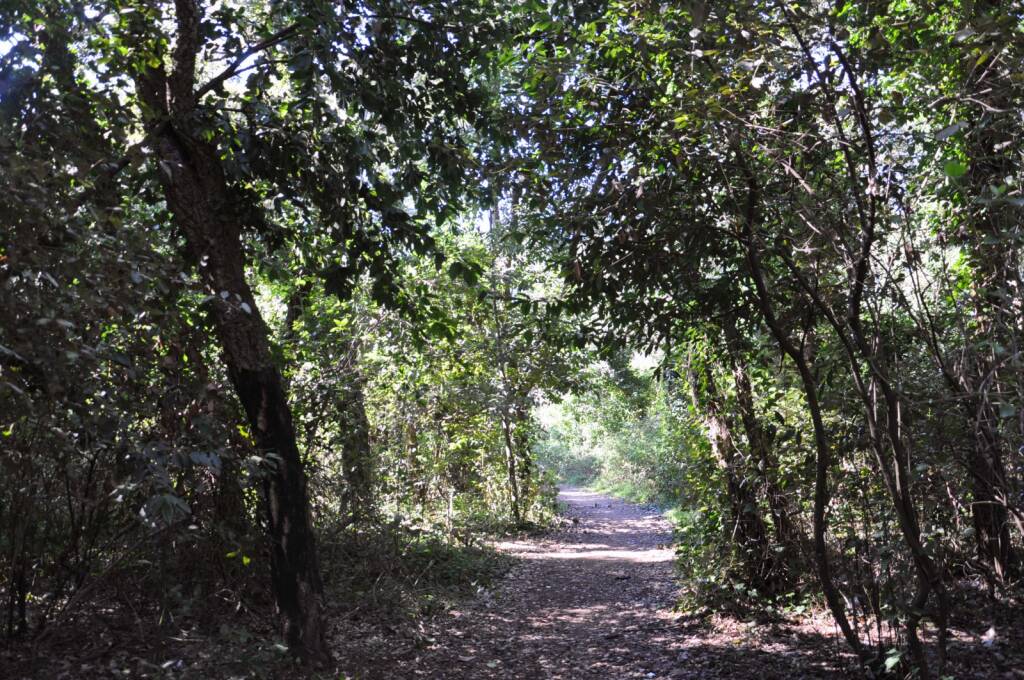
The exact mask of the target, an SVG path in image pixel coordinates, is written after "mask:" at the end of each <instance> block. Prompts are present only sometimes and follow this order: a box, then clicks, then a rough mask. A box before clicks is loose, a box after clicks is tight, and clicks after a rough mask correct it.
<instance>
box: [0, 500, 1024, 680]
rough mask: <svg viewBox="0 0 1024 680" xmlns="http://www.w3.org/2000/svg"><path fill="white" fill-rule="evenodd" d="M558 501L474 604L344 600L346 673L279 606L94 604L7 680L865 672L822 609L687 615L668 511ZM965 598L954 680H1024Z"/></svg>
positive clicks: (970, 594)
mask: <svg viewBox="0 0 1024 680" xmlns="http://www.w3.org/2000/svg"><path fill="white" fill-rule="evenodd" d="M559 499H560V501H561V502H562V503H563V506H564V513H563V515H564V517H563V520H562V522H561V523H560V528H558V529H555V530H552V531H547V532H544V533H540V534H534V535H523V536H519V537H516V538H514V539H505V540H503V541H499V542H498V543H497V544H496V546H495V547H496V548H497V549H498V550H499V551H500V552H501V553H504V555H505V558H504V559H503V560H502V561H504V562H507V563H510V564H512V566H511V568H510V570H509V571H508V573H507V574H506V575H504V576H503V577H498V578H494V579H492V580H491V581H489V586H488V587H486V588H485V587H484V586H483V585H480V586H479V591H478V595H477V596H476V597H472V598H469V599H466V598H463V599H461V600H460V599H457V598H456V599H449V600H445V602H444V603H441V602H439V606H438V610H439V611H437V613H435V614H433V615H430V616H413V617H406V618H405V619H404V620H401V621H399V620H396V619H394V618H389V617H386V616H380V615H378V614H377V613H375V612H374V611H373V610H372V609H366V608H364V609H362V610H361V612H359V613H357V612H355V611H352V610H345V609H343V608H342V606H341V605H340V604H339V603H335V605H334V609H333V611H332V614H331V616H330V622H329V625H330V633H329V645H330V647H331V650H332V653H333V655H334V658H335V659H336V660H337V664H338V665H337V667H336V668H334V669H331V670H330V671H327V672H324V671H320V672H314V673H313V674H312V675H308V674H307V673H303V672H302V671H301V670H300V669H299V668H297V667H295V666H294V665H293V664H291V663H289V662H288V657H287V655H286V653H285V652H284V651H283V647H280V645H275V644H273V640H274V627H273V626H272V625H271V623H272V622H273V620H274V619H273V616H271V615H270V614H269V613H267V614H266V615H264V616H259V617H252V618H253V625H252V626H251V627H245V626H241V625H240V624H239V623H238V622H237V621H232V620H230V619H229V620H226V621H225V622H224V623H222V624H221V625H220V630H219V631H218V630H217V628H216V627H213V628H212V630H211V629H210V628H211V626H209V625H207V626H205V627H195V628H188V627H186V626H184V625H182V622H181V621H180V620H179V623H178V625H176V626H173V627H171V629H173V630H174V631H176V632H174V633H173V634H168V633H163V634H162V635H160V636H156V635H155V634H154V631H152V630H150V629H147V628H145V626H144V625H143V624H144V621H145V620H152V619H153V616H152V612H150V614H149V615H148V616H145V617H143V616H140V615H139V614H135V615H134V616H132V617H129V616H127V615H125V613H124V612H121V614H120V615H117V614H116V613H115V612H116V611H119V610H117V609H115V608H108V607H106V606H102V607H101V606H99V605H97V607H94V608H93V609H92V610H91V611H89V612H83V613H82V614H83V615H82V616H81V617H80V618H79V619H78V620H77V622H74V623H69V624H66V625H64V626H62V627H60V628H55V629H52V630H53V632H52V634H50V635H48V636H46V637H45V640H37V641H35V642H32V643H25V644H21V645H15V646H10V647H7V648H5V647H4V646H0V680H6V679H7V678H13V679H19V680H20V679H28V678H32V679H36V678H39V679H43V678H45V679H46V680H83V679H86V678H88V679H90V680H91V679H93V678H97V679H98V678H104V679H107V678H118V679H123V678H160V679H161V680H207V679H210V678H216V679H218V680H219V679H224V680H229V679H230V680H247V679H250V678H253V679H261V680H290V679H292V678H300V677H307V678H317V679H327V678H330V680H399V679H401V680H408V679H413V680H417V679H420V678H423V679H445V680H448V679H451V680H469V679H473V680H490V679H494V680H510V679H512V678H516V679H520V678H521V679H529V680H533V679H537V680H542V679H560V680H577V679H579V680H587V679H593V680H596V679H598V678H600V679H602V680H605V679H607V680H627V679H635V678H643V679H645V680H646V679H658V680H669V679H672V680H693V679H698V678H699V679H706V680H722V679H726V678H729V679H738V680H740V679H745V678H755V679H756V680H772V679H775V678H778V679H780V680H782V679H786V680H790V679H792V680H797V679H800V678H843V677H864V676H863V675H858V674H856V673H855V672H854V671H853V662H852V658H851V655H850V653H849V652H848V651H847V649H846V647H845V645H844V644H842V643H841V641H840V640H839V639H838V636H837V634H836V632H835V629H834V626H833V624H832V622H831V619H830V618H829V617H828V615H827V613H825V612H823V611H820V610H816V609H812V610H810V611H803V612H802V613H801V614H799V615H797V614H795V613H789V612H785V611H773V612H749V613H747V614H745V615H726V614H722V613H713V612H710V611H709V610H703V611H702V612H701V613H698V614H693V613H683V612H680V611H678V609H677V603H678V602H679V600H680V591H679V581H678V574H677V573H676V571H675V568H674V558H675V555H674V552H673V550H672V547H671V546H672V528H671V525H670V524H669V522H668V521H667V520H666V519H665V518H664V517H663V516H662V514H661V513H660V512H658V511H657V510H654V509H651V508H645V507H642V506H638V505H635V504H632V503H627V502H625V501H621V500H617V499H613V498H610V497H608V496H605V495H603V494H599V493H594V492H590V491H585V490H581V489H572V488H566V489H563V490H562V492H561V493H560V495H559ZM335 568H337V569H340V568H341V565H340V564H339V565H338V566H337V567H335ZM484 582H487V581H486V579H484V580H483V581H481V583H484ZM960 591H961V595H960V596H959V597H958V599H957V603H956V606H955V607H954V611H953V617H952V621H951V622H952V624H953V625H952V626H951V631H950V633H951V636H950V659H951V662H952V663H951V667H950V668H949V669H948V672H949V674H950V675H951V676H952V677H955V678H957V679H958V680H959V679H964V678H970V679H975V678H978V679H980V678H985V679H992V678H996V679H999V680H1024V607H1021V606H1019V603H1018V604H1011V603H1008V604H1007V605H1004V606H1000V607H998V608H996V607H995V606H994V605H993V604H992V603H991V602H990V601H988V600H986V598H984V597H983V594H980V593H979V592H978V589H977V588H974V589H969V588H968V589H964V588H961V589H960ZM439 598H440V594H439ZM452 603H454V605H453V606H451V604H452ZM446 607H447V608H446ZM121 609H123V608H121ZM737 610H739V608H738V607H737ZM240 615H241V614H239V616H240ZM217 616H219V615H215V616H213V618H214V620H216V619H217ZM165 627H166V626H165ZM48 630H50V629H48ZM926 632H927V631H926Z"/></svg>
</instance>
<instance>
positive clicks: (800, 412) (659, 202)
mask: <svg viewBox="0 0 1024 680" xmlns="http://www.w3.org/2000/svg"><path fill="white" fill-rule="evenodd" d="M1022 63H1024V9H1022V8H1021V6H1020V4H1019V3H1009V4H1008V5H1007V4H1005V3H995V2H949V3H931V4H928V3H919V2H907V1H903V0H896V1H893V2H881V3H879V2H858V1H855V0H849V1H843V2H837V3H833V4H822V3H818V4H814V3H811V4H808V3H789V4H787V3H776V2H767V1H765V2H762V1H761V0H747V1H745V2H739V3H724V4H723V3H707V2H703V1H694V2H679V3H645V2H623V1H618V0H616V1H594V2H589V1H588V2H572V3H557V2H555V3H547V4H545V3H541V2H535V1H532V0H531V1H530V2H507V3H506V2H476V1H465V0H430V1H428V2H417V3H406V2H401V1H398V0H368V1H364V0H353V1H351V2H343V3H337V2H328V1H326V0H296V1H295V2H289V3H278V2H265V1H263V0H245V1H244V2H243V1H241V0H238V1H235V0H225V1H223V2H217V3H213V2H202V1H200V0H175V2H170V0H147V1H142V0H98V1H97V2H80V1H79V0H44V1H39V0H4V1H3V2H0V186H2V188H3V191H2V192H0V223H2V224H3V227H2V230H0V309H2V310H3V314H2V315H0V574H2V580H0V615H2V616H0V628H2V632H3V634H4V636H5V637H6V638H9V639H12V640H21V641H22V642H24V643H26V645H28V644H29V643H31V644H33V645H35V644H37V643H40V642H41V641H44V640H46V638H47V636H54V637H55V638H59V634H58V633H57V632H52V631H61V630H70V629H74V627H75V626H78V627H79V628H80V629H86V628H87V627H88V626H89V625H90V622H92V621H94V620H96V619H97V617H101V616H107V615H109V616H112V617H115V618H116V617H123V618H125V619H126V620H131V621H133V624H132V625H133V626H134V625H136V623H138V622H144V624H145V625H143V624H139V627H143V628H145V627H147V626H148V628H147V630H150V631H152V635H153V636H155V638H154V639H160V640H166V639H167V638H168V637H169V636H171V635H173V634H177V633H178V632H180V631H182V630H184V629H185V628H189V627H193V628H194V629H196V630H219V626H220V625H221V624H224V623H226V622H230V621H233V620H234V618H233V617H238V616H241V614H240V612H246V613H248V612H252V618H253V619H256V620H258V621H260V622H261V624H262V625H263V630H262V631H261V632H260V633H259V635H260V636H261V640H263V641H264V643H266V641H267V640H270V639H272V640H274V643H269V645H272V644H279V645H280V647H281V648H283V649H285V650H287V652H288V653H289V654H291V655H294V657H295V658H296V659H297V661H298V662H299V663H303V664H306V665H309V666H313V667H321V666H325V665H329V664H330V663H331V659H332V651H331V648H330V645H329V643H328V638H327V630H328V628H329V625H328V622H329V618H330V614H331V612H335V613H336V612H338V611H353V610H359V609H360V608H367V607H368V608H373V609H376V610H380V611H382V612H384V611H386V612H390V613H392V614H393V615H394V616H395V617H397V618H416V617H419V616H424V615H426V614H427V613H430V612H432V611H435V610H436V609H437V607H438V606H439V605H438V604H437V603H439V602H444V601H449V600H450V598H453V597H455V596H457V595H459V594H467V593H472V592H474V590H475V588H476V586H477V585H479V584H481V583H483V582H485V581H486V580H487V579H491V578H493V577H494V576H495V575H496V574H498V573H500V571H501V569H502V568H503V565H502V560H501V559H500V558H499V557H497V556H496V555H495V554H494V552H493V551H492V550H491V549H489V548H487V547H486V541H487V539H488V538H490V537H494V536H497V535H501V534H506V533H509V532H517V531H522V530H527V529H535V528H541V527H544V526H546V525H548V524H549V523H550V522H551V520H552V518H553V512H554V510H553V509H554V506H555V498H554V495H555V492H554V486H553V483H554V476H555V475H560V476H561V477H562V478H563V479H564V480H566V481H569V482H572V483H576V484H594V485H597V486H598V487H599V488H603V489H608V490H610V491H613V492H614V493H616V494H620V495H624V496H626V497H628V498H631V499H635V500H638V501H642V502H645V503H657V504H661V505H664V506H666V507H672V508H675V514H674V518H675V521H676V524H677V525H678V527H679V530H678V542H679V546H678V555H679V563H680V567H681V573H682V576H683V578H684V582H685V584H686V588H687V589H688V591H689V593H690V597H691V598H692V600H693V601H694V602H704V603H709V604H712V605H714V604H721V603H723V602H726V601H730V600H731V601H735V600H737V599H742V600H743V601H744V603H745V604H746V605H749V606H752V607H759V606H763V607H768V606H771V607H776V606H785V605H787V604H789V603H792V602H795V601H800V602H803V601H804V600H813V601H816V602H819V603H821V604H822V605H823V606H824V607H825V608H826V609H827V610H828V612H829V614H830V615H831V616H832V618H833V620H834V621H835V624H836V627H837V630H838V631H839V633H840V634H841V635H842V637H843V638H844V640H845V643H846V644H847V646H848V647H849V649H850V650H851V652H852V653H853V654H854V655H855V656H856V658H857V660H858V662H859V663H860V664H862V665H863V666H864V667H865V668H867V669H870V671H871V672H872V673H875V674H876V675H881V674H885V673H890V674H902V675H903V676H905V677H911V676H913V677H920V678H929V677H941V676H942V675H943V673H944V669H945V665H946V662H947V652H949V653H953V652H954V647H953V646H951V645H949V644H948V642H949V628H950V622H951V621H953V620H955V619H956V617H957V616H960V615H962V614H963V612H964V611H967V612H969V613H972V614H974V615H976V614H977V611H976V610H977V609H979V608H978V607H974V606H965V605H964V604H963V603H964V602H972V601H974V600H973V599H972V598H984V599H985V601H986V602H987V603H988V604H987V605H986V607H991V608H995V607H997V606H1000V605H1007V604H1014V603H1019V598H1020V596H1021V590H1020V589H1021V576H1022V563H1021V550H1022V539H1024V495H1022V493H1024V326H1022V319H1024V269H1022V262H1021V257H1020V254H1021V252H1022V246H1024V232H1022V229H1021V225H1022V221H1021V216H1022V209H1024V169H1022V168H1024V122H1022V119H1021V116H1020V115H1019V114H1020V110H1021V107H1022V105H1024V74H1022V71H1021V64H1022ZM229 628H230V626H229ZM269 645H268V644H265V645H264V647H263V648H264V649H271V648H272V647H271V646H269ZM25 648H26V649H27V648H28V647H27V646H26V647H25ZM33 649H34V647H33Z"/></svg>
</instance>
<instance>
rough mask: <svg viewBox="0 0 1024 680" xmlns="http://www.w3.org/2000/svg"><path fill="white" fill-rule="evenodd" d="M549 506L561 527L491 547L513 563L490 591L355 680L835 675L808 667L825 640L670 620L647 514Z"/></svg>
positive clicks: (606, 503) (571, 499)
mask: <svg viewBox="0 0 1024 680" xmlns="http://www.w3.org/2000/svg"><path fill="white" fill-rule="evenodd" d="M559 498H560V500H561V501H562V502H564V503H565V504H566V505H567V506H568V509H569V512H568V515H569V517H572V518H574V522H573V527H572V528H571V529H568V530H565V531H561V532H556V533H553V534H549V535H546V536H543V537H539V538H531V539H528V540H522V541H516V542H506V543H503V544H501V546H500V547H501V549H502V550H505V551H507V552H509V553H511V554H512V555H514V556H516V557H518V558H520V562H519V564H518V565H517V566H516V567H515V568H514V569H513V570H512V572H511V573H510V574H509V575H508V577H506V578H505V579H504V580H503V581H502V582H501V583H500V584H499V585H498V587H497V588H496V589H495V590H494V591H492V592H489V593H486V594H485V595H484V596H482V597H480V598H477V599H476V600H474V601H472V602H469V603H467V604H466V605H465V606H464V607H462V608H459V609H456V610H453V611H450V612H448V613H446V614H444V615H442V616H440V617H438V618H437V619H435V620H433V621H431V622H428V623H427V624H426V627H425V629H424V631H423V635H424V639H425V640H427V641H428V644H426V645H424V646H422V647H420V648H419V649H412V648H410V649H407V651H406V652H405V653H399V654H393V655H392V654H385V655H382V656H387V657H390V658H387V659H385V658H382V656H379V657H377V663H376V664H374V668H373V670H371V671H368V672H365V674H361V675H356V677H365V678H388V679H390V678H396V679H397V678H466V679H469V678H473V679H477V678H496V679H498V678H531V679H532V678H538V679H540V678H552V679H555V678H557V679H565V680H570V679H573V680H575V679H577V678H580V679H585V678H608V679H623V680H625V679H629V678H645V679H648V678H658V679H683V678H747V677H749V678H758V679H759V680H764V679H766V678H801V677H803V678H813V677H835V675H834V673H835V671H836V669H834V668H833V669H829V668H828V667H827V663H826V664H822V663H821V662H820V657H821V656H823V655H824V656H826V657H827V656H828V655H829V650H830V648H831V645H830V644H829V643H828V642H826V641H825V640H822V639H820V638H819V639H816V640H802V633H801V632H800V631H799V630H781V631H780V630H778V627H777V626H773V627H772V630H770V631H767V633H768V635H767V637H765V633H766V631H765V630H763V629H762V630H758V631H755V632H751V630H750V628H749V627H743V625H742V624H738V625H739V626H740V628H739V629H735V630H730V629H729V628H728V626H727V627H726V628H724V629H723V628H722V627H721V626H716V625H712V624H711V623H709V622H708V621H707V620H702V621H693V620H686V619H684V618H683V617H681V616H680V615H679V614H677V613H676V612H674V611H673V607H674V605H675V603H676V601H677V597H676V587H675V585H674V570H673V557H674V555H673V551H672V549H671V545H670V544H671V538H672V536H671V528H670V526H669V524H668V522H667V521H666V520H665V519H664V518H662V517H661V515H660V514H659V513H657V512H652V511H648V510H646V509H644V508H641V507H638V506H636V505H633V504H630V503H626V502H623V501H620V500H616V499H613V498H609V497H607V496H604V495H601V494H597V493H593V492H589V491H584V490H580V489H571V488H566V489H563V490H562V492H561V494H560V496H559ZM762 628H763V627H762ZM823 643H824V648H823ZM808 645H810V648H811V650H813V653H812V654H811V656H813V657H817V658H814V659H812V658H809V657H808V656H806V653H807V651H808V650H807V649H802V648H805V647H807V646H808ZM822 651H824V654H821V653H820V652H822Z"/></svg>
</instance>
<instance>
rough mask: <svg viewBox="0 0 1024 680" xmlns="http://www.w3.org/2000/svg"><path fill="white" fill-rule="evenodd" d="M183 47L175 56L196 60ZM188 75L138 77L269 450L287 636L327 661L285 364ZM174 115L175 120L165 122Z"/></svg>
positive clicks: (229, 360) (178, 208)
mask: <svg viewBox="0 0 1024 680" xmlns="http://www.w3.org/2000/svg"><path fill="white" fill-rule="evenodd" d="M180 4H182V5H188V4H189V3H180ZM179 11H181V10H179ZM188 20H189V17H187V16H186V17H184V18H183V17H181V16H179V25H180V28H181V30H182V31H183V35H182V36H179V38H178V39H179V49H180V48H181V45H183V44H187V39H188V31H190V30H195V29H193V28H191V27H190V26H189V25H186V24H188ZM179 49H176V57H177V58H178V60H179V61H180V60H182V59H184V60H185V61H186V62H187V55H186V56H182V55H180V54H178V51H179ZM193 59H194V55H193ZM186 67H187V64H186ZM176 68H182V66H181V64H180V63H179V64H178V65H176ZM184 80H189V79H188V78H187V74H185V75H182V74H181V73H176V74H175V76H172V77H170V78H169V77H167V76H166V75H165V74H164V73H163V72H162V71H161V70H152V69H151V70H150V71H148V72H147V73H146V74H145V76H143V77H141V78H139V82H138V85H139V90H140V96H141V97H142V100H143V102H144V103H145V104H146V106H147V108H148V109H149V110H148V111H147V113H148V114H149V116H150V123H151V128H152V129H153V130H155V134H154V135H153V138H154V139H153V146H154V147H155V150H156V157H157V161H158V165H159V168H160V175H161V182H162V184H163V188H164V196H165V199H166V201H167V206H168V208H170V210H171V212H172V214H173V215H174V222H175V224H176V226H177V227H178V228H179V229H180V230H181V232H182V233H183V234H184V236H185V239H186V242H187V244H188V248H189V250H190V251H191V254H192V256H193V257H194V259H195V262H196V263H197V267H198V269H199V274H200V276H201V278H202V281H203V283H204V284H205V286H206V287H207V289H208V290H209V292H210V295H211V299H210V303H209V308H210V312H211V316H212V319H213V322H214V327H215V329H216V333H217V337H218V340H219V342H220V346H221V349H222V352H223V360H224V363H225V365H226V368H227V372H228V376H229V377H230V379H231V382H232V384H233V385H234V388H235V391H236V392H237V394H238V398H239V401H240V402H241V404H242V407H243V408H244V410H245V413H246V416H247V418H248V421H249V427H250V430H251V435H252V438H253V440H254V442H255V444H256V446H257V448H258V449H259V450H260V452H261V453H262V454H263V455H264V456H265V457H266V459H267V463H266V475H265V477H264V482H263V491H264V500H265V504H266V512H267V518H268V522H269V528H270V538H271V550H270V568H271V579H272V583H273V590H274V594H275V597H276V600H277V606H278V609H279V611H280V613H281V615H282V618H283V633H284V639H285V641H286V643H287V644H288V646H289V647H290V648H291V649H292V650H293V652H294V653H296V654H297V655H299V656H301V657H302V658H303V659H305V660H307V661H312V662H322V661H324V660H326V659H328V658H329V653H328V651H327V647H326V641H325V637H324V628H323V623H322V619H321V605H320V598H321V594H322V589H323V586H322V583H321V580H320V571H319V567H318V564H317V554H316V546H315V541H314V536H313V529H312V524H311V521H310V517H309V500H308V497H307V491H306V475H305V471H304V469H303V465H302V459H301V456H300V454H299V449H298V445H297V443H296V437H295V430H294V427H293V424H292V417H291V410H290V408H289V405H288V399H287V395H286V390H285V386H284V382H283V378H282V375H281V372H280V371H279V370H278V368H277V366H276V365H275V364H274V361H273V359H272V356H271V352H270V342H269V332H268V329H267V325H266V323H265V322H264V320H263V317H262V316H261V315H260V311H259V309H258V308H257V306H256V300H255V299H254V297H253V293H252V290H251V288H250V287H249V284H248V283H247V282H246V279H245V255H244V252H243V249H242V240H241V227H242V225H241V223H240V220H239V218H238V210H237V207H236V206H235V205H234V200H233V196H232V194H231V191H230V188H229V186H228V184H227V180H226V178H225V176H224V171H223V168H222V166H221V162H220V156H219V153H218V150H217V148H216V147H215V146H214V145H213V144H211V143H208V142H205V141H201V140H200V139H199V135H198V134H197V131H194V130H192V129H190V127H189V125H188V124H187V123H186V122H185V121H186V120H187V118H186V116H187V114H188V113H189V112H190V111H191V109H192V108H193V106H194V103H190V102H189V101H188V100H189V97H190V96H191V86H190V85H189V86H188V88H187V89H188V90H189V91H188V92H183V91H182V90H181V89H178V91H176V87H177V88H182V87H184V86H183V85H182V81H184ZM168 100H170V101H171V105H170V106H169V105H168V104H167V102H168ZM175 102H177V106H175V105H174V103H175ZM183 109H184V110H183ZM172 116H173V119H172V120H171V122H167V123H163V122H161V120H168V119H171V118H172Z"/></svg>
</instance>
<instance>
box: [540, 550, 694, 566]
mask: <svg viewBox="0 0 1024 680" xmlns="http://www.w3.org/2000/svg"><path fill="white" fill-rule="evenodd" d="M523 557H525V558H526V559H532V560H600V561H605V562H628V563H633V564H648V563H651V562H671V561H672V558H673V557H674V554H673V552H672V551H671V550H584V551H570V550H560V551H557V552H536V553H524V554H523Z"/></svg>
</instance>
